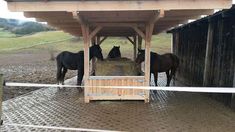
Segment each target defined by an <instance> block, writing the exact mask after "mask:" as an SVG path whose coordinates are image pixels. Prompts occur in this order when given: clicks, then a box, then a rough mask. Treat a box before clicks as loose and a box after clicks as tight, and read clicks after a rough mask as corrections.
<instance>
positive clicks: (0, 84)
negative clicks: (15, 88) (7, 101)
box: [0, 74, 3, 125]
mask: <svg viewBox="0 0 235 132" xmlns="http://www.w3.org/2000/svg"><path fill="white" fill-rule="evenodd" d="M2 95H3V74H0V125H2V124H3V120H2V101H3V97H2Z"/></svg>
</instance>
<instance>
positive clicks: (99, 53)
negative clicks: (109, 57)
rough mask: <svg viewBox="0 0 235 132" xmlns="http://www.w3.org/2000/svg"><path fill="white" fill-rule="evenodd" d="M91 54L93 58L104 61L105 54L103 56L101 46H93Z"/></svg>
mask: <svg viewBox="0 0 235 132" xmlns="http://www.w3.org/2000/svg"><path fill="white" fill-rule="evenodd" d="M90 52H91V54H92V56H93V57H96V58H98V59H100V60H104V57H103V54H102V49H101V48H100V46H99V45H93V46H91V47H90Z"/></svg>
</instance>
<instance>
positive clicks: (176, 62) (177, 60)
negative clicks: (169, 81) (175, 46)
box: [171, 54, 180, 78]
mask: <svg viewBox="0 0 235 132" xmlns="http://www.w3.org/2000/svg"><path fill="white" fill-rule="evenodd" d="M171 58H172V60H173V67H172V71H171V72H172V75H173V78H175V73H176V71H177V69H178V67H179V64H180V60H179V58H178V56H176V55H174V54H172V55H171Z"/></svg>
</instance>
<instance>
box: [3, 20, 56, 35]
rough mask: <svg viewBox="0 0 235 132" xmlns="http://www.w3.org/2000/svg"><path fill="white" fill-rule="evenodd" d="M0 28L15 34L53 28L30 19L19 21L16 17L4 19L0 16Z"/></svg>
mask: <svg viewBox="0 0 235 132" xmlns="http://www.w3.org/2000/svg"><path fill="white" fill-rule="evenodd" d="M0 28H2V30H5V31H8V32H11V33H14V34H17V35H26V34H32V33H36V32H42V31H51V30H54V29H53V28H51V27H49V26H47V25H45V24H41V23H37V22H30V21H21V20H16V19H5V18H0Z"/></svg>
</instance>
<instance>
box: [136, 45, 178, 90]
mask: <svg viewBox="0 0 235 132" xmlns="http://www.w3.org/2000/svg"><path fill="white" fill-rule="evenodd" d="M144 60H145V50H140V49H138V56H137V58H136V60H135V62H136V63H137V64H140V63H141V62H143V61H144ZM178 66H179V58H178V57H177V56H176V55H174V54H172V53H166V54H163V55H159V54H157V53H154V52H150V77H151V73H153V74H154V82H155V86H157V80H158V73H159V72H166V76H167V84H166V86H170V81H171V79H172V77H173V78H174V77H175V73H176V70H177V68H178Z"/></svg>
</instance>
